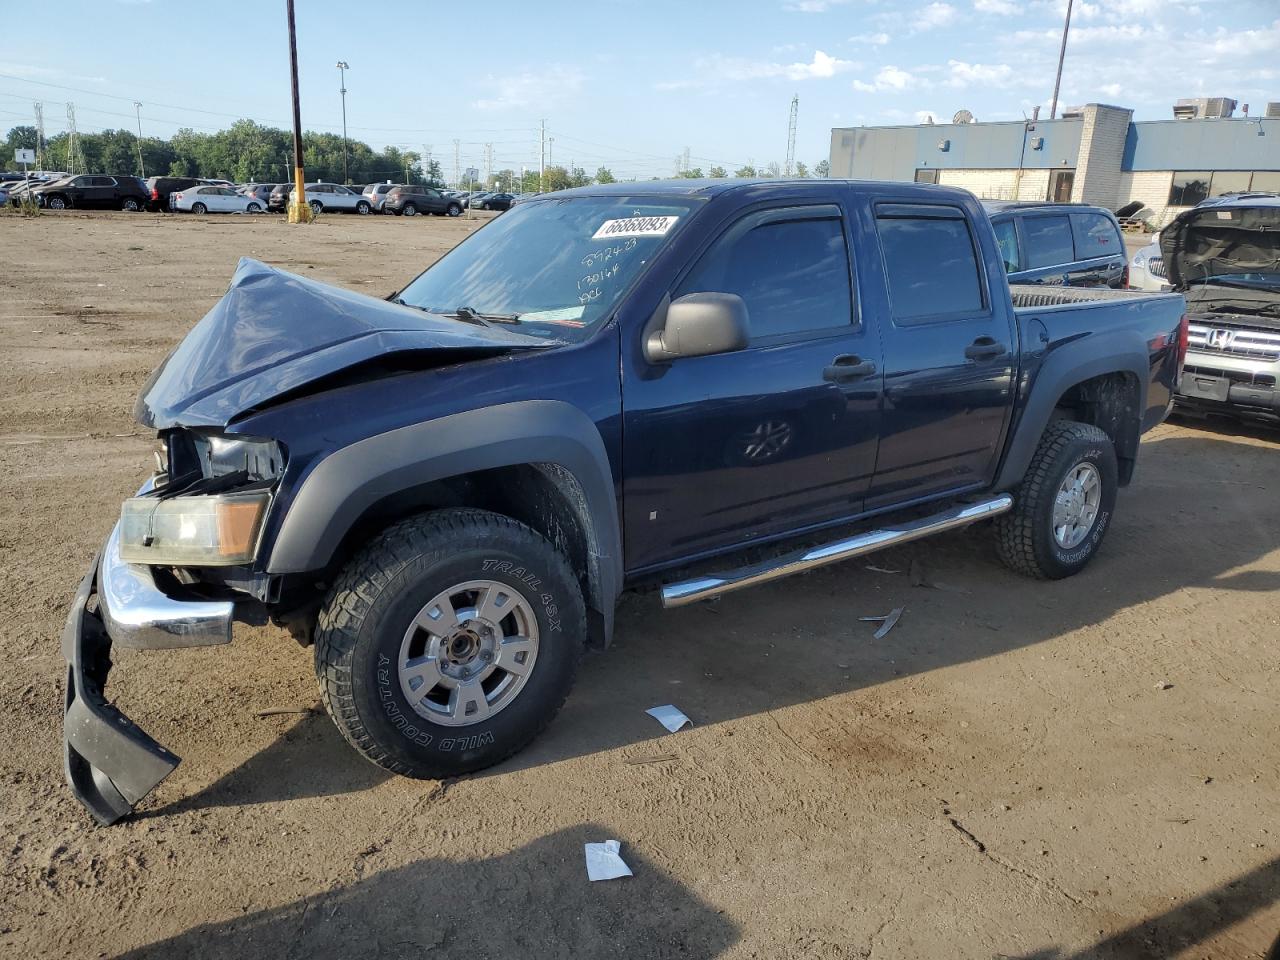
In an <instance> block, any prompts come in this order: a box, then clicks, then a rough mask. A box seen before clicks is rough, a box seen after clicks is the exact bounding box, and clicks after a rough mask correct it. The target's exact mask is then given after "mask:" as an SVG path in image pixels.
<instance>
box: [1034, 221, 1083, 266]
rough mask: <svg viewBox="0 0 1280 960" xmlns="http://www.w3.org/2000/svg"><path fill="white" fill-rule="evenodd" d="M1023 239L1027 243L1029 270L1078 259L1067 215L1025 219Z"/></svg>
mask: <svg viewBox="0 0 1280 960" xmlns="http://www.w3.org/2000/svg"><path fill="white" fill-rule="evenodd" d="M1022 238H1023V240H1025V241H1026V253H1027V263H1026V266H1027V267H1028V268H1031V269H1034V268H1036V267H1054V266H1057V265H1058V264H1060V263H1071V261H1073V260H1074V259H1075V257H1076V255H1075V244H1074V243H1073V241H1072V239H1071V224H1070V222H1069V221H1068V220H1067V218H1066V216H1065V215H1063V216H1048V217H1023V218H1022Z"/></svg>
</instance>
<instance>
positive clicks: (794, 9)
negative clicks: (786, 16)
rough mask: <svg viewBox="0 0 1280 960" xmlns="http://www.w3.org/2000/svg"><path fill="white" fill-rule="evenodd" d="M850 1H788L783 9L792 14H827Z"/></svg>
mask: <svg viewBox="0 0 1280 960" xmlns="http://www.w3.org/2000/svg"><path fill="white" fill-rule="evenodd" d="M848 2H849V0H787V2H786V3H784V4H783V5H782V9H783V10H786V11H788V12H790V13H826V12H827V11H828V10H830V9H831V8H832V7H838V6H840V5H841V4H844V3H848Z"/></svg>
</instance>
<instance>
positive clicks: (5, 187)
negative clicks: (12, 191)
mask: <svg viewBox="0 0 1280 960" xmlns="http://www.w3.org/2000/svg"><path fill="white" fill-rule="evenodd" d="M8 205H9V182H8V181H6V182H4V183H0V207H7V206H8Z"/></svg>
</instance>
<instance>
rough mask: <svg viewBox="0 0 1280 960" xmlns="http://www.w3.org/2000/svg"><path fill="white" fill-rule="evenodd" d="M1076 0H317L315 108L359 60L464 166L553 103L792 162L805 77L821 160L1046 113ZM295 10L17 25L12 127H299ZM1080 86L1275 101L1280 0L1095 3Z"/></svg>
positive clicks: (670, 157)
mask: <svg viewBox="0 0 1280 960" xmlns="http://www.w3.org/2000/svg"><path fill="white" fill-rule="evenodd" d="M1065 3H1066V0H912V2H899V0H742V2H735V3H725V2H720V0H714V2H713V0H702V2H698V0H683V2H671V0H595V2H590V3H584V2H572V3H563V2H559V0H540V2H537V3H527V2H526V3H518V4H517V3H509V2H505V0H490V2H488V3H483V4H474V5H465V4H463V5H459V4H434V3H402V2H386V3H378V2H371V3H366V4H361V5H352V4H349V3H343V4H339V3H332V2H326V0H297V17H298V47H299V58H300V72H301V78H302V113H303V123H304V125H305V126H306V127H308V128H309V129H329V130H335V131H337V130H340V129H341V104H340V101H339V96H338V71H337V69H336V68H335V66H334V65H335V63H336V62H337V61H338V60H339V59H343V60H346V61H347V62H349V63H350V64H351V70H350V72H349V73H348V74H347V88H348V91H349V92H348V95H347V115H348V124H349V130H350V132H351V135H352V136H353V137H357V138H359V139H363V140H366V141H368V142H370V143H371V144H373V145H374V146H377V147H380V146H383V145H385V144H390V143H394V144H397V145H399V146H401V147H406V148H412V149H415V150H423V149H426V148H427V147H429V148H430V149H431V151H432V153H433V155H434V156H436V157H438V158H440V159H441V160H442V161H443V162H444V166H445V172H446V174H451V173H452V164H453V156H454V146H453V141H454V140H455V139H458V140H460V141H461V146H460V149H459V152H460V154H461V157H462V162H463V165H464V166H465V165H467V164H468V163H473V164H475V165H477V166H483V164H482V157H483V155H484V144H485V143H492V144H493V156H494V165H495V169H499V168H502V167H515V168H518V167H519V166H521V165H526V166H530V167H536V166H537V163H538V121H539V120H540V119H542V118H546V120H547V130H548V134H549V135H550V136H552V137H554V143H553V144H552V146H551V152H552V159H553V161H554V162H556V163H568V162H569V161H573V162H574V163H575V164H577V165H579V166H583V167H586V168H587V169H588V170H589V171H594V170H595V168H596V167H598V166H600V165H602V164H603V165H606V166H608V167H610V168H611V169H612V170H613V171H614V173H615V175H618V176H639V177H648V176H653V175H668V174H670V173H671V171H672V169H673V165H674V160H675V157H676V156H677V155H678V154H680V153H681V152H682V151H683V150H684V149H685V148H686V147H687V148H688V150H689V153H690V156H691V158H692V159H691V161H690V165H691V166H700V167H702V168H703V169H704V170H705V169H707V168H708V167H710V166H711V165H712V164H719V165H722V166H725V167H728V168H730V169H732V168H733V167H736V166H739V165H741V164H743V163H746V162H748V161H753V162H754V163H755V164H756V165H758V166H763V165H764V164H766V163H768V162H770V161H778V162H781V161H783V159H784V158H785V152H786V135H787V115H788V110H789V107H790V101H791V97H792V95H793V94H798V95H799V97H800V113H799V131H798V137H797V150H796V154H797V159H799V160H802V161H804V162H806V163H808V164H809V165H810V166H812V165H813V164H814V163H815V162H816V161H818V160H820V159H822V158H824V157H826V156H827V153H828V144H829V140H830V130H831V127H832V126H852V125H858V124H881V123H915V122H918V121H919V119H920V118H921V117H923V116H924V115H925V114H926V113H931V114H932V115H933V116H935V117H936V118H937V119H938V120H946V119H949V118H950V117H951V116H952V114H953V113H955V111H956V110H958V109H960V108H962V107H963V108H967V109H969V110H970V111H971V112H972V113H974V114H975V115H976V116H977V117H978V119H980V120H1009V119H1016V118H1017V117H1020V116H1021V115H1022V113H1023V112H1024V111H1026V112H1027V113H1030V111H1031V108H1032V106H1034V105H1036V104H1042V105H1044V109H1045V111H1046V113H1047V110H1048V103H1049V99H1050V95H1051V92H1052V88H1053V71H1054V67H1055V64H1056V59H1057V49H1058V42H1059V40H1060V37H1061V29H1062V16H1063V11H1064V9H1065ZM284 7H285V5H284V2H283V0H275V2H270V3H262V2H237V0H223V2H219V3H218V4H217V5H216V9H217V11H218V13H217V15H216V16H209V15H202V14H200V13H198V12H193V11H198V10H200V9H208V7H206V5H204V4H193V3H179V2H176V0H132V2H122V0H101V2H82V0H69V2H65V3H62V4H60V5H59V9H60V12H59V14H58V15H57V17H56V20H57V22H58V30H57V35H56V38H54V36H53V35H50V34H44V35H42V36H37V37H36V38H24V37H22V36H21V35H20V31H17V30H9V31H6V32H5V33H4V35H3V36H0V126H2V127H3V128H4V129H7V128H8V127H9V126H12V125H14V124H19V123H30V122H31V120H30V117H31V112H30V111H31V101H32V100H33V99H40V100H42V101H44V103H45V118H46V129H47V131H48V132H50V133H55V132H57V131H59V130H61V129H64V128H65V105H64V104H65V102H66V101H68V100H69V101H72V102H74V103H75V105H76V115H77V124H78V126H79V127H80V128H81V129H83V130H96V129H102V128H104V127H116V126H128V127H129V128H130V129H132V128H133V126H134V119H133V117H134V110H133V101H134V100H135V99H136V100H140V101H142V103H143V108H142V121H143V132H144V133H146V134H149V135H160V136H169V135H170V134H172V133H173V132H174V131H175V130H176V129H177V128H178V127H179V126H191V127H194V128H196V129H218V128H220V127H222V126H225V125H227V124H229V123H230V122H231V120H232V119H233V118H235V117H240V116H248V117H253V118H254V119H258V120H261V121H264V122H269V123H272V124H275V125H279V126H287V125H288V120H289V86H288V56H287V53H288V48H287V40H286V31H285V16H284ZM20 19H21V18H20ZM37 19H39V18H37ZM130 22H133V24H134V26H133V29H126V25H128V24H129V23H130ZM161 24H164V25H167V26H165V27H163V28H162V27H161V26H160V25H161ZM32 25H34V23H33V24H32ZM164 36H168V37H172V38H173V39H172V40H171V41H167V42H166V41H164V40H162V39H161V38H162V37H164ZM55 84H56V85H58V86H53V85H55ZM1062 86H1063V91H1062V95H1061V100H1062V102H1063V103H1064V104H1078V103H1084V102H1088V101H1101V102H1106V103H1116V104H1121V105H1124V106H1131V107H1133V108H1134V109H1135V112H1136V116H1137V118H1138V119H1159V118H1167V117H1169V116H1170V115H1171V114H1170V106H1171V104H1172V102H1173V101H1174V100H1175V99H1177V98H1178V97H1184V96H1205V95H1207V96H1229V97H1235V98H1236V99H1238V100H1240V101H1241V102H1242V103H1244V102H1248V103H1249V104H1250V105H1251V108H1252V110H1253V111H1254V112H1260V111H1261V107H1262V104H1263V102H1264V101H1266V100H1268V99H1271V100H1280V0H1078V2H1076V4H1075V13H1074V16H1073V25H1072V35H1071V42H1070V45H1069V47H1068V50H1067V61H1066V69H1065V72H1064V76H1063V84H1062ZM66 87H70V88H75V89H63V88H66Z"/></svg>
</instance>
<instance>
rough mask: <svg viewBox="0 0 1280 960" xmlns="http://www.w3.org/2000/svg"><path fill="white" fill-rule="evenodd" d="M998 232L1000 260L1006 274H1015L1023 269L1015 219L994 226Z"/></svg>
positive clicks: (998, 222) (1000, 221)
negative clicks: (1002, 262)
mask: <svg viewBox="0 0 1280 960" xmlns="http://www.w3.org/2000/svg"><path fill="white" fill-rule="evenodd" d="M992 226H993V227H995V231H996V243H997V245H999V247H1000V259H1001V260H1003V261H1004V272H1005V273H1015V272H1017V271H1018V270H1021V269H1022V260H1021V256H1020V254H1019V253H1018V228H1017V226H1016V225H1015V224H1014V222H1013V218H1012V217H1010V218H1009V219H1008V220H999V221H997V222H995V223H993V224H992Z"/></svg>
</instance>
